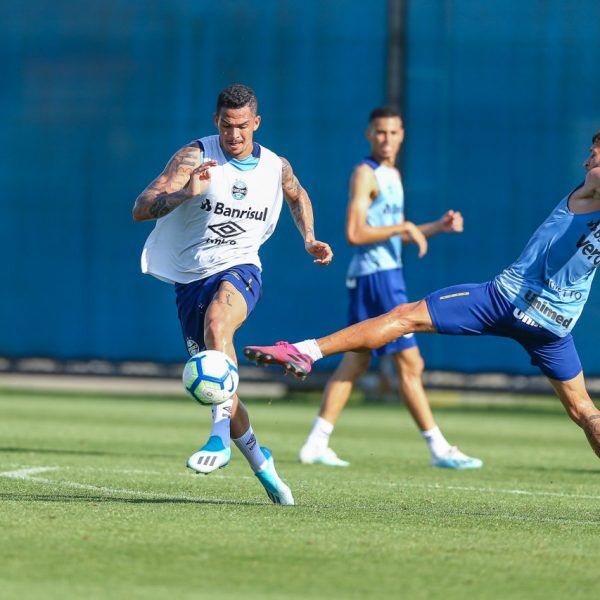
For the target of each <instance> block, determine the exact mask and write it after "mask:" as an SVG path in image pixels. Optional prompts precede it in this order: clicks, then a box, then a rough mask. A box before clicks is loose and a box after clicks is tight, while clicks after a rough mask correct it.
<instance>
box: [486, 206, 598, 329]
mask: <svg viewBox="0 0 600 600" xmlns="http://www.w3.org/2000/svg"><path fill="white" fill-rule="evenodd" d="M569 197H570V195H569V196H567V197H566V198H564V199H563V200H561V202H560V203H559V204H558V206H557V207H556V208H555V209H554V210H553V211H552V212H551V213H550V216H549V217H548V218H547V219H546V220H545V221H544V222H543V223H542V225H541V226H540V227H539V228H538V230H537V231H536V232H535V233H534V234H533V237H532V238H531V239H530V240H529V243H528V244H527V246H526V247H525V249H524V250H523V252H522V253H521V256H519V258H518V259H517V260H516V261H515V262H514V263H513V264H512V265H511V266H510V267H508V268H507V269H505V270H504V271H503V272H502V273H501V274H500V275H498V277H496V279H495V283H496V285H497V287H498V290H499V291H500V293H501V294H502V295H503V296H504V297H505V298H506V299H507V300H509V301H510V302H512V303H513V304H514V305H515V306H516V307H517V308H519V309H521V310H522V311H523V312H524V313H525V314H526V315H527V316H529V317H531V318H532V319H533V320H534V321H535V322H536V323H539V324H540V325H541V326H542V327H544V328H545V329H547V330H549V331H551V332H552V333H554V334H556V335H558V336H559V337H565V336H566V335H567V334H568V333H569V332H570V331H571V330H572V329H573V327H574V325H575V323H576V322H577V319H578V318H579V316H580V315H581V311H582V310H583V306H584V305H585V303H586V301H587V299H588V295H589V292H590V287H591V285H592V280H593V279H594V274H595V273H596V268H597V267H598V266H600V211H595V212H591V213H587V214H575V213H573V212H572V211H571V210H570V209H569V206H568V202H569Z"/></svg>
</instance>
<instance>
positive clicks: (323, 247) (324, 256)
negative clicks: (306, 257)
mask: <svg viewBox="0 0 600 600" xmlns="http://www.w3.org/2000/svg"><path fill="white" fill-rule="evenodd" d="M304 247H305V248H306V251H307V252H308V253H309V254H310V255H312V256H314V257H315V260H314V261H313V262H314V263H315V264H317V265H324V266H326V265H328V264H329V263H330V262H331V261H332V260H333V251H332V250H331V248H330V246H329V244H326V243H325V242H319V241H318V240H312V241H306V242H304Z"/></svg>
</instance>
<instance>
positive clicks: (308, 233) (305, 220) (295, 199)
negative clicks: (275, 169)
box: [281, 157, 315, 241]
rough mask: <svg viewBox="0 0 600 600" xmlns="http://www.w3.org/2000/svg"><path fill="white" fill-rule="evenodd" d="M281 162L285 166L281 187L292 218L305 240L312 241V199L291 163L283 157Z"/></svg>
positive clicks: (313, 229) (313, 231)
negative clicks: (295, 173)
mask: <svg viewBox="0 0 600 600" xmlns="http://www.w3.org/2000/svg"><path fill="white" fill-rule="evenodd" d="M281 162H282V164H283V166H282V173H281V187H282V189H283V195H284V196H285V200H286V202H287V203H288V206H289V207H290V212H291V213H292V218H293V219H294V223H295V224H296V227H297V228H298V231H300V233H301V234H302V237H303V238H304V240H305V241H306V240H312V239H314V237H315V226H314V217H313V210H312V204H311V202H310V198H309V197H308V194H307V193H306V190H305V189H304V188H303V187H302V186H301V185H300V182H299V181H298V178H297V177H296V175H294V171H293V170H292V166H291V165H290V163H289V162H288V161H287V160H286V159H285V158H283V157H281Z"/></svg>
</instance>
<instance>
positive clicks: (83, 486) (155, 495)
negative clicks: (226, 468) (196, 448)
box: [0, 467, 227, 504]
mask: <svg viewBox="0 0 600 600" xmlns="http://www.w3.org/2000/svg"><path fill="white" fill-rule="evenodd" d="M60 468H61V467H30V468H27V469H19V470H17V471H4V472H2V473H0V477H8V478H10V479H21V480H23V481H31V482H34V483H43V484H45V485H56V486H61V487H68V488H72V489H77V490H90V491H93V492H102V493H105V494H125V495H129V496H138V497H142V498H151V499H153V500H175V501H177V500H185V501H189V502H211V503H214V502H223V504H226V503H227V501H225V500H223V501H221V500H218V499H209V498H202V497H200V496H187V495H184V494H163V493H160V492H144V491H142V490H129V489H126V488H111V487H106V486H99V485H91V484H87V483H77V482H75V481H68V480H65V479H47V478H46V477H35V475H36V474H37V473H45V472H48V471H58V470H59V469H60Z"/></svg>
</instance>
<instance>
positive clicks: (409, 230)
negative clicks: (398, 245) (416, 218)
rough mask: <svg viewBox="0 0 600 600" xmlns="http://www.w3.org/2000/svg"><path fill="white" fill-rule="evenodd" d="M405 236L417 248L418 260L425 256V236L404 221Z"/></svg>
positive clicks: (413, 225) (408, 222)
mask: <svg viewBox="0 0 600 600" xmlns="http://www.w3.org/2000/svg"><path fill="white" fill-rule="evenodd" d="M404 226H405V228H406V235H408V237H409V238H410V239H411V240H412V241H413V242H414V243H415V244H416V245H417V246H418V248H419V258H423V257H424V256H425V255H426V254H427V247H428V244H427V238H426V237H425V234H424V233H423V232H422V231H421V230H420V229H419V228H418V227H417V226H416V225H415V224H414V223H411V222H410V221H405V222H404Z"/></svg>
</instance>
